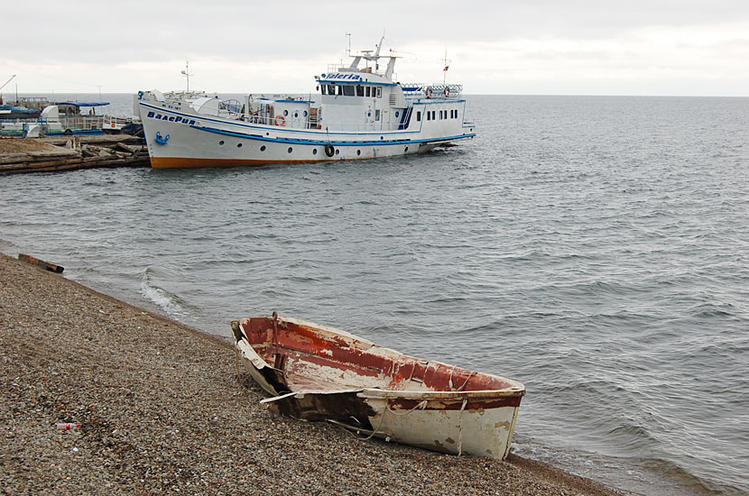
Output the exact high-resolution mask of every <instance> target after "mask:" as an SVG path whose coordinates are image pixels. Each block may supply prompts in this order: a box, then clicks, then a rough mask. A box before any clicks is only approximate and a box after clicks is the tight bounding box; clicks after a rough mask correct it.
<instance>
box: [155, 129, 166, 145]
mask: <svg viewBox="0 0 749 496" xmlns="http://www.w3.org/2000/svg"><path fill="white" fill-rule="evenodd" d="M167 141H169V135H168V134H167V135H166V136H164V137H163V138H162V137H161V133H160V132H159V131H156V143H158V144H160V145H166V142H167Z"/></svg>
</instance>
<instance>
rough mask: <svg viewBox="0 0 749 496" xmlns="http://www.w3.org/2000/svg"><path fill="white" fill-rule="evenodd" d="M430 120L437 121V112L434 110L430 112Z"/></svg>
mask: <svg viewBox="0 0 749 496" xmlns="http://www.w3.org/2000/svg"><path fill="white" fill-rule="evenodd" d="M432 120H433V121H436V120H437V111H436V110H432Z"/></svg>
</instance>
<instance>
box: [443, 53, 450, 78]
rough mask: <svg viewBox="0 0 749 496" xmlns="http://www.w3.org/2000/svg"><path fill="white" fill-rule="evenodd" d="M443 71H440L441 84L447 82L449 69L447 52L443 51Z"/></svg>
mask: <svg viewBox="0 0 749 496" xmlns="http://www.w3.org/2000/svg"><path fill="white" fill-rule="evenodd" d="M443 62H444V64H445V65H444V69H442V84H445V82H446V81H447V70H448V69H449V68H450V61H449V60H447V50H445V59H444V61H443Z"/></svg>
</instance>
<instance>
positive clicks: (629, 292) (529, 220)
mask: <svg viewBox="0 0 749 496" xmlns="http://www.w3.org/2000/svg"><path fill="white" fill-rule="evenodd" d="M59 96H60V95H58V97H59ZM85 98H86V97H85V96H83V97H80V98H79V100H85ZM105 99H107V100H109V101H111V102H112V103H113V106H112V108H113V110H112V112H113V113H119V114H128V113H129V112H130V109H131V107H132V102H131V97H130V96H129V95H105ZM468 99H469V105H470V117H472V118H473V120H475V121H476V123H477V125H478V133H479V134H478V136H477V137H476V138H475V139H474V140H473V141H469V142H466V143H463V144H461V146H459V147H457V148H453V149H450V150H448V151H441V152H435V153H431V154H428V155H422V156H416V157H408V158H397V159H386V160H377V161H368V162H353V163H323V164H318V165H292V166H266V167H260V168H238V169H205V170H190V171H180V170H151V169H147V168H143V169H130V170H128V169H116V170H85V171H75V172H67V173H55V174H36V175H15V176H0V251H2V252H4V253H7V254H10V255H13V256H15V255H16V254H17V252H19V251H20V252H25V253H30V254H33V255H35V256H39V257H41V258H44V259H48V260H50V261H54V262H55V263H59V264H61V265H63V266H65V275H66V276H67V277H69V278H71V279H74V280H77V281H80V282H82V283H84V284H86V285H89V286H91V287H94V288H96V289H98V290H101V291H103V292H106V293H109V294H112V295H115V296H117V297H120V298H122V299H125V300H127V301H130V302H133V303H135V304H138V305H143V306H150V307H152V308H156V309H158V310H160V311H161V312H163V313H166V314H168V315H169V316H171V317H173V318H175V319H177V320H179V321H181V322H184V323H186V324H189V325H192V326H195V327H198V328H200V329H203V330H205V331H208V332H210V333H214V334H218V335H222V336H229V335H230V328H229V322H230V321H231V320H233V319H237V318H240V317H247V316H252V315H269V314H270V313H271V312H273V311H278V312H279V313H280V314H283V315H289V316H294V317H298V318H303V319H307V320H312V321H315V322H319V323H323V324H328V325H332V326H336V327H340V328H342V329H345V330H347V331H350V332H353V333H355V334H358V335H361V336H363V337H366V338H367V339H370V340H372V341H375V342H377V343H379V344H382V345H385V346H388V347H392V348H395V349H398V350H400V351H403V352H406V353H408V354H411V355H416V356H422V357H425V358H430V359H435V360H439V361H444V362H448V363H451V364H456V365H461V366H464V367H468V368H471V369H480V370H482V371H487V372H492V373H497V374H501V375H506V376H508V377H512V378H514V379H517V380H520V381H522V382H523V383H525V385H526V388H527V396H526V397H525V399H524V400H523V404H522V406H521V410H520V416H519V419H518V424H517V431H516V437H515V443H514V450H515V451H516V452H517V453H519V454H521V455H525V456H529V457H533V458H536V459H540V460H543V461H547V462H549V463H552V464H554V465H557V466H560V467H562V468H565V469H567V470H570V471H573V472H575V473H578V474H581V475H584V476H588V477H591V478H593V479H596V480H600V481H603V482H604V483H607V484H610V485H613V486H616V487H620V488H626V489H629V490H632V491H635V492H639V493H643V494H654V495H676V494H696V495H702V494H747V493H749V481H748V479H747V474H749V264H748V262H749V99H746V98H659V97H658V98H656V97H652V98H649V97H538V96H527V97H525V96H471V97H469V98H468Z"/></svg>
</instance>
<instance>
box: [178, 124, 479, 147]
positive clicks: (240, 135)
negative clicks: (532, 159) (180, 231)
mask: <svg viewBox="0 0 749 496" xmlns="http://www.w3.org/2000/svg"><path fill="white" fill-rule="evenodd" d="M190 127H191V128H193V129H197V130H199V131H206V132H209V133H215V134H221V135H224V136H233V137H235V138H247V139H253V140H257V141H269V142H273V143H288V144H297V145H323V146H324V145H328V144H330V145H334V146H385V145H408V144H411V143H435V142H440V141H451V140H457V139H466V138H473V137H474V136H476V133H466V134H458V135H454V136H442V137H439V138H425V139H407V138H404V139H398V140H378V141H320V140H307V139H292V138H270V137H267V136H260V135H257V134H244V133H235V132H233V131H224V130H223V129H216V128H213V127H204V126H195V125H193V126H190Z"/></svg>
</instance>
